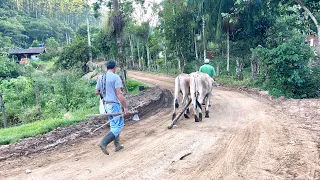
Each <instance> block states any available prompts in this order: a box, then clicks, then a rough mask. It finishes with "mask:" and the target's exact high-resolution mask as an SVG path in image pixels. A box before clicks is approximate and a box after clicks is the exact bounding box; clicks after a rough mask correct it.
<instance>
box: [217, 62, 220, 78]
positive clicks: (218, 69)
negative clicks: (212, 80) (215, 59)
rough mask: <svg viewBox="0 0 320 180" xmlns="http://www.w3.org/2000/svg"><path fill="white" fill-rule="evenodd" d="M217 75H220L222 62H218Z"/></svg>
mask: <svg viewBox="0 0 320 180" xmlns="http://www.w3.org/2000/svg"><path fill="white" fill-rule="evenodd" d="M216 74H217V76H219V74H220V63H217V73H216Z"/></svg>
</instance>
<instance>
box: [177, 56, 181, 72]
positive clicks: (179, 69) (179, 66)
mask: <svg viewBox="0 0 320 180" xmlns="http://www.w3.org/2000/svg"><path fill="white" fill-rule="evenodd" d="M177 58H178V72H179V73H180V74H181V73H182V71H181V60H180V58H179V57H177Z"/></svg>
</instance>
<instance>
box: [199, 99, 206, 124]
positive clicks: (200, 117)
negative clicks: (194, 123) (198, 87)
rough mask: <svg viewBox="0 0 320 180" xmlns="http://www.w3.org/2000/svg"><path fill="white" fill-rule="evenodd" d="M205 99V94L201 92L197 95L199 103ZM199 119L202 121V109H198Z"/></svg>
mask: <svg viewBox="0 0 320 180" xmlns="http://www.w3.org/2000/svg"><path fill="white" fill-rule="evenodd" d="M204 100H205V96H204V95H203V94H202V93H201V94H200V95H199V103H200V104H202V103H203V102H204ZM199 120H200V121H202V109H200V111H199Z"/></svg>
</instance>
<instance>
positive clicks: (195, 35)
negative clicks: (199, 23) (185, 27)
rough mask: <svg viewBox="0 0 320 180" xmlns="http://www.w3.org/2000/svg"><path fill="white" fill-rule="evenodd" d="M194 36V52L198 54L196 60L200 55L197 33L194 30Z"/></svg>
mask: <svg viewBox="0 0 320 180" xmlns="http://www.w3.org/2000/svg"><path fill="white" fill-rule="evenodd" d="M193 36H194V52H195V54H196V60H197V61H198V60H199V56H198V45H197V34H196V33H195V32H194V33H193Z"/></svg>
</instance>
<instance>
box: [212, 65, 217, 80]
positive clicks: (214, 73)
mask: <svg viewBox="0 0 320 180" xmlns="http://www.w3.org/2000/svg"><path fill="white" fill-rule="evenodd" d="M212 74H213V76H212V79H213V80H214V81H216V76H217V74H216V70H215V69H214V67H213V66H212Z"/></svg>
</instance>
